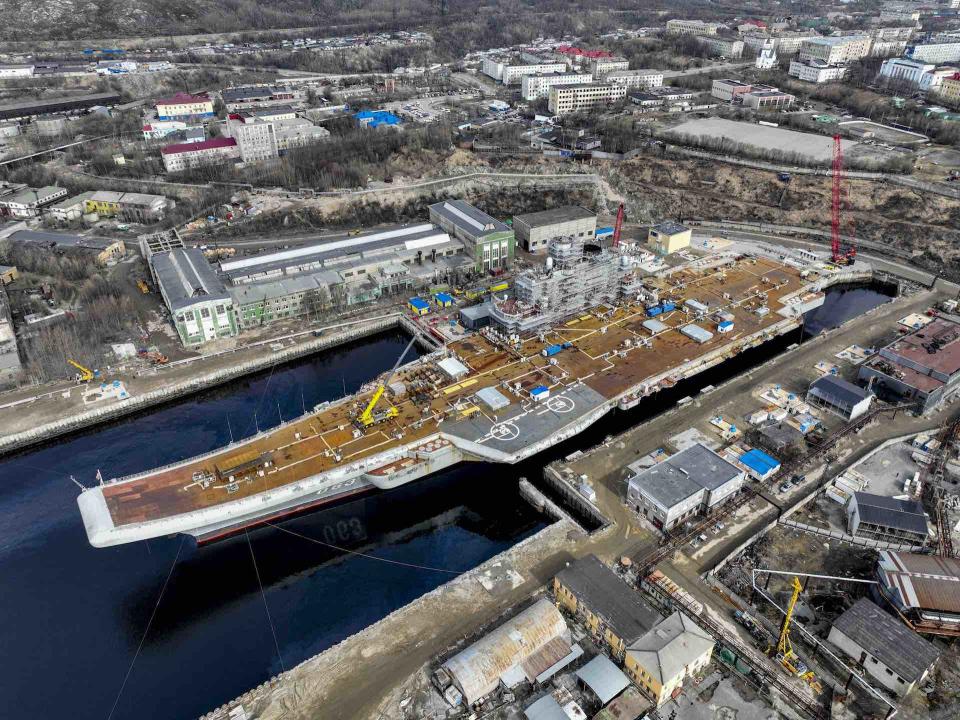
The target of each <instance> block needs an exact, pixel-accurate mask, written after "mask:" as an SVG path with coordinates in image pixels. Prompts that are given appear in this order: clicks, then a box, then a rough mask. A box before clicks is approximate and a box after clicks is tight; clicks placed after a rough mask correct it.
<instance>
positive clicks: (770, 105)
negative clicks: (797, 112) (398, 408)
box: [743, 88, 797, 110]
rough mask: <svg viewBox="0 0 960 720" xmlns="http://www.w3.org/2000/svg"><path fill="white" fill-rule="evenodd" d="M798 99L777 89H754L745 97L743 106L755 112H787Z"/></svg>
mask: <svg viewBox="0 0 960 720" xmlns="http://www.w3.org/2000/svg"><path fill="white" fill-rule="evenodd" d="M796 99H797V98H796V97H795V96H794V95H791V94H790V93H785V92H783V91H782V90H777V89H776V88H770V89H769V90H767V89H764V90H757V89H754V90H751V91H750V92H748V93H747V94H746V95H743V105H744V107H748V108H752V109H754V110H786V109H788V108H789V107H790V106H791V105H793V103H794V101H795V100H796Z"/></svg>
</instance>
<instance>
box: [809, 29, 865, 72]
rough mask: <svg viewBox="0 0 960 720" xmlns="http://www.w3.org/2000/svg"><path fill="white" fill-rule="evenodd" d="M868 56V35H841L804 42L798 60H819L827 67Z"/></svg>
mask: <svg viewBox="0 0 960 720" xmlns="http://www.w3.org/2000/svg"><path fill="white" fill-rule="evenodd" d="M869 54H870V36H869V35H843V36H830V37H818V38H810V39H809V40H804V41H803V44H801V45H800V55H799V58H798V59H799V60H800V61H802V62H805V61H810V60H819V61H820V62H822V63H825V64H827V65H841V64H844V63H848V62H854V61H856V60H860V59H861V58H865V57H867V56H868V55H869Z"/></svg>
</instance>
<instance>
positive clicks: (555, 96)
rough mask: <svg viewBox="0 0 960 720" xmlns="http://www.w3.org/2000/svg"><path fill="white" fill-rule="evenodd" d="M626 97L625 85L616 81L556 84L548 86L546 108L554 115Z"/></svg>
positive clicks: (604, 105) (585, 108) (588, 108)
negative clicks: (548, 97) (548, 95)
mask: <svg viewBox="0 0 960 720" xmlns="http://www.w3.org/2000/svg"><path fill="white" fill-rule="evenodd" d="M626 97H627V86H626V85H619V84H616V83H602V84H598V83H592V84H589V85H558V86H554V87H552V88H550V99H549V101H548V103H547V108H548V109H549V110H550V112H552V113H554V114H555V115H567V114H569V113H574V112H581V111H584V110H594V109H596V108H599V107H606V106H608V105H612V104H614V103H616V102H618V101H620V100H623V99H624V98H626Z"/></svg>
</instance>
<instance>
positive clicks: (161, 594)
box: [107, 535, 185, 720]
mask: <svg viewBox="0 0 960 720" xmlns="http://www.w3.org/2000/svg"><path fill="white" fill-rule="evenodd" d="M184 537H185V536H183V535H181V536H180V545H178V546H177V554H176V556H175V557H174V558H173V564H172V565H171V566H170V572H168V573H167V578H166V580H164V581H163V587H161V588H160V595H158V596H157V602H156V603H155V604H154V606H153V612H151V613H150V619H149V620H148V621H147V627H146V629H144V631H143V637H141V638H140V644H139V645H137V651H136V652H135V653H134V654H133V660H131V661H130V667H128V668H127V674H126V675H124V676H123V683H121V685H120V692H118V693H117V699H116V700H114V701H113V707H112V708H110V714H109V715H107V720H111V718H112V717H113V714H114V713H115V712H116V711H117V705H118V704H119V703H120V697H121V696H122V695H123V689H124V688H125V687H126V686H127V680H129V679H130V673H132V672H133V666H134V665H135V664H136V662H137V658H138V657H140V651H141V650H142V649H143V643H144V641H146V639H147V634H148V633H149V632H150V626H151V625H153V618H154V617H156V615H157V608H159V607H160V601H161V600H163V594H164V593H165V592H166V590H167V584H168V583H169V582H170V578H171V577H172V576H173V569H174V568H175V567H176V566H177V561H178V560H179V559H180V552H181V551H182V550H183V539H184Z"/></svg>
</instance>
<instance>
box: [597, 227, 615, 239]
mask: <svg viewBox="0 0 960 720" xmlns="http://www.w3.org/2000/svg"><path fill="white" fill-rule="evenodd" d="M601 235H613V228H612V227H598V228H597V231H596V232H595V233H594V236H595V237H600V236H601Z"/></svg>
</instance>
